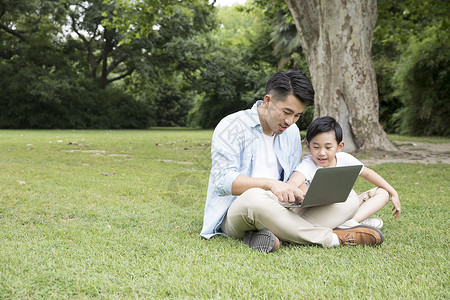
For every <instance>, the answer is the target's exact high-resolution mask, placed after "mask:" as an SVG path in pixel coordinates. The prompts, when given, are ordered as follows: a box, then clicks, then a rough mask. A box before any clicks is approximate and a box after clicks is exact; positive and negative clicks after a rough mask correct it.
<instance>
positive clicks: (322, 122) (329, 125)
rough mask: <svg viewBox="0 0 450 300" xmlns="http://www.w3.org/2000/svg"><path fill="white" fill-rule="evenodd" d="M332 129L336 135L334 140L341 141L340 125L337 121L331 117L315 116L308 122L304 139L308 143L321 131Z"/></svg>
mask: <svg viewBox="0 0 450 300" xmlns="http://www.w3.org/2000/svg"><path fill="white" fill-rule="evenodd" d="M332 130H333V131H334V134H335V136H336V141H337V143H338V144H339V143H340V142H342V127H341V125H339V123H338V122H337V121H336V120H335V119H334V118H332V117H329V116H325V117H321V118H317V119H315V120H314V121H312V122H311V124H309V127H308V130H307V131H306V140H307V141H308V143H310V142H311V140H312V139H313V138H314V137H315V136H316V135H318V134H319V133H322V132H328V131H332Z"/></svg>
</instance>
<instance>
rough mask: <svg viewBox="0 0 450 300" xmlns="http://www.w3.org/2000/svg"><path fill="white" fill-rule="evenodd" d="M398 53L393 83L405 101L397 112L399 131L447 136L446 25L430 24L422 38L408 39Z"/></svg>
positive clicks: (449, 76) (449, 74) (449, 68)
mask: <svg viewBox="0 0 450 300" xmlns="http://www.w3.org/2000/svg"><path fill="white" fill-rule="evenodd" d="M410 39H411V40H410V42H409V46H408V48H407V49H406V51H405V52H404V53H403V54H402V55H401V60H400V62H399V65H398V68H397V71H396V74H395V76H394V80H395V83H396V84H397V86H398V89H397V90H396V95H397V96H398V97H399V98H400V99H401V101H402V102H403V104H404V108H402V109H401V110H400V111H399V113H398V115H397V116H396V117H397V118H398V123H399V132H400V133H401V134H410V135H438V136H450V128H449V126H448V118H449V116H450V98H449V95H450V58H449V56H448V53H449V52H450V43H449V42H450V40H449V31H448V28H447V27H446V26H440V27H430V28H429V29H428V30H426V32H425V33H424V37H423V39H421V40H419V39H418V38H417V37H414V36H412V37H411V38H410Z"/></svg>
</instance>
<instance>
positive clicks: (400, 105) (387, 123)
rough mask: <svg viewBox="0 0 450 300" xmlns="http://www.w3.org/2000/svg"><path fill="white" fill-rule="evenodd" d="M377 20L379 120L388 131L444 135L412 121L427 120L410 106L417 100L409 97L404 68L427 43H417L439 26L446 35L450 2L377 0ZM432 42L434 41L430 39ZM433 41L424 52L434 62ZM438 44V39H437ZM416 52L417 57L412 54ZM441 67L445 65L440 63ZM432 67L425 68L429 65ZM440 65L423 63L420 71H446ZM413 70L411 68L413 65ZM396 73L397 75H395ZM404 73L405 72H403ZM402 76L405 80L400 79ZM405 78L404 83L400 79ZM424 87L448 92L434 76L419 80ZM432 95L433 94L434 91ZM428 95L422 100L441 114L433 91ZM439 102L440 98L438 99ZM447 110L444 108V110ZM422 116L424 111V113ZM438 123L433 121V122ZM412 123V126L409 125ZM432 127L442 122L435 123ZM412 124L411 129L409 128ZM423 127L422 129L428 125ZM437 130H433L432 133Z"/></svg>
mask: <svg viewBox="0 0 450 300" xmlns="http://www.w3.org/2000/svg"><path fill="white" fill-rule="evenodd" d="M377 3H378V22H377V26H376V27H375V31H374V40H373V47H372V59H373V62H374V67H375V72H376V75H377V83H378V94H379V99H380V123H381V124H382V125H383V127H384V129H385V130H386V131H387V132H402V133H406V132H410V133H413V134H419V132H421V134H424V135H429V134H438V132H441V133H439V134H443V131H442V130H440V131H439V130H437V131H436V130H430V129H426V130H417V129H414V127H415V126H413V124H423V122H424V121H425V120H424V119H423V116H421V113H420V112H419V110H420V109H418V108H417V105H416V108H412V107H409V106H410V105H412V104H413V102H414V101H410V100H407V99H409V98H411V93H410V91H409V90H408V88H402V87H401V86H403V87H406V86H407V83H406V81H409V82H410V83H409V84H411V79H407V77H408V76H406V75H405V69H407V68H409V67H408V66H407V65H406V64H408V63H409V64H415V60H416V59H418V58H419V56H417V55H416V54H417V53H416V54H414V51H412V49H414V48H417V47H419V48H420V47H425V48H426V46H425V45H421V46H420V45H415V44H416V43H419V44H420V43H422V42H421V41H422V40H424V39H428V38H429V36H428V35H429V34H430V33H431V32H433V30H434V29H433V28H440V29H439V30H440V31H442V32H443V33H442V34H443V35H445V34H446V35H448V34H449V32H448V25H445V24H447V23H448V15H449V13H450V4H449V2H448V1H444V2H442V1H437V0H403V1H384V0H378V1H377ZM430 42H431V41H430ZM436 42H438V41H433V42H432V43H433V44H432V45H430V46H431V47H430V49H429V50H425V49H423V50H421V51H424V54H426V55H428V58H427V59H428V60H431V61H434V59H435V58H434V57H433V56H435V55H436V53H435V54H431V52H432V51H434V50H432V49H431V48H433V49H435V50H436V47H437V46H435V44H436ZM438 43H439V42H438ZM411 55H415V56H416V57H409V56H411ZM441 66H442V65H441ZM427 67H428V68H429V69H428V70H426V68H427ZM437 67H438V66H437V65H436V64H433V63H429V64H427V66H425V65H422V67H421V72H424V74H425V73H426V74H429V75H430V73H436V72H438V73H439V72H440V73H442V74H443V73H445V72H447V71H446V70H445V67H444V68H443V69H442V70H437V69H436V68H437ZM410 71H412V69H411V68H410ZM394 74H397V75H396V76H395V78H394ZM400 74H403V75H405V76H403V75H400ZM400 78H403V79H400ZM402 80H404V81H405V82H404V83H400V81H402ZM420 86H421V88H420V89H421V90H423V91H425V90H429V91H434V92H435V93H438V94H439V93H441V94H442V93H444V94H445V93H446V92H445V88H444V89H443V90H440V91H438V90H439V89H442V88H443V87H444V86H443V85H442V84H441V83H439V82H438V81H436V80H434V79H430V80H425V81H422V82H421V83H420ZM432 94H433V93H432ZM424 97H425V98H427V96H426V94H424V93H423V94H422V98H421V100H420V101H421V102H423V103H428V104H426V105H427V107H428V109H431V110H434V111H433V112H432V113H431V114H436V115H439V114H440V106H441V105H440V104H436V105H434V104H433V105H429V103H431V102H434V101H435V98H436V97H435V96H432V95H431V94H430V97H429V98H428V99H424ZM437 102H440V101H437ZM444 110H445V109H444ZM422 115H423V114H422ZM435 122H437V120H434V121H433V123H435ZM407 124H410V125H407ZM432 126H433V127H436V126H440V125H437V124H435V125H432ZM408 127H409V128H408ZM426 127H428V126H424V127H422V128H426ZM433 132H434V133H433Z"/></svg>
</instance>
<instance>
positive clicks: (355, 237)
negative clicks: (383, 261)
mask: <svg viewBox="0 0 450 300" xmlns="http://www.w3.org/2000/svg"><path fill="white" fill-rule="evenodd" d="M333 233H335V234H336V235H337V236H338V238H339V243H340V244H341V245H344V246H357V245H367V246H376V245H381V243H383V241H384V235H383V233H382V232H381V230H380V229H378V228H376V227H371V226H365V225H359V226H355V227H352V228H349V229H337V228H336V229H335V230H333Z"/></svg>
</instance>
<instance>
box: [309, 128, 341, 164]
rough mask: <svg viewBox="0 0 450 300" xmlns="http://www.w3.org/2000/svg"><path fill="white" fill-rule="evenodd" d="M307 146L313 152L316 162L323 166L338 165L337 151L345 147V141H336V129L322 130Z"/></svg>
mask: <svg viewBox="0 0 450 300" xmlns="http://www.w3.org/2000/svg"><path fill="white" fill-rule="evenodd" d="M306 146H307V147H308V149H309V151H310V152H311V156H312V158H313V159H314V162H315V163H316V164H317V165H318V166H321V167H323V168H328V167H335V166H336V153H337V152H339V151H341V150H342V148H344V142H340V143H339V144H338V142H337V141H336V135H335V133H334V131H333V130H332V131H328V132H322V133H319V134H318V135H316V136H315V137H314V138H313V139H312V140H311V141H310V142H309V143H308V142H306Z"/></svg>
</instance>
